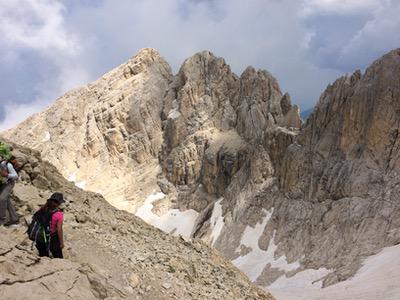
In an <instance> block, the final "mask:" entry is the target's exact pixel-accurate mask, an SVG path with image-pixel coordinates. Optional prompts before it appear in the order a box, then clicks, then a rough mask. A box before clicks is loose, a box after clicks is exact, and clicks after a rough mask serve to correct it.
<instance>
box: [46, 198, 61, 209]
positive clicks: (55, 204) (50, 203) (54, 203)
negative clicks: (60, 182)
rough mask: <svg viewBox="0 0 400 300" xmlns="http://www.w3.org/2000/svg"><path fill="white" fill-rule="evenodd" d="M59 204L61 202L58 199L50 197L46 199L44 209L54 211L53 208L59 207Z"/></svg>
mask: <svg viewBox="0 0 400 300" xmlns="http://www.w3.org/2000/svg"><path fill="white" fill-rule="evenodd" d="M59 206H60V204H59V203H58V202H57V201H54V200H52V199H49V200H47V201H46V204H45V205H43V209H45V210H50V211H52V210H55V209H56V208H58V207H59Z"/></svg>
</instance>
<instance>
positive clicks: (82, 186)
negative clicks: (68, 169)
mask: <svg viewBox="0 0 400 300" xmlns="http://www.w3.org/2000/svg"><path fill="white" fill-rule="evenodd" d="M76 173H77V172H75V173H72V174H69V176H68V181H71V182H73V183H75V185H76V186H77V187H78V188H80V189H82V190H84V189H85V187H86V181H76Z"/></svg>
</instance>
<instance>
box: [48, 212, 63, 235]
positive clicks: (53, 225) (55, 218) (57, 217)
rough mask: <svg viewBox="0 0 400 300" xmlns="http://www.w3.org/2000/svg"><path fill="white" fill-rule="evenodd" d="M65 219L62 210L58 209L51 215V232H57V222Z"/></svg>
mask: <svg viewBox="0 0 400 300" xmlns="http://www.w3.org/2000/svg"><path fill="white" fill-rule="evenodd" d="M63 221H64V214H63V213H62V212H61V211H57V212H55V213H54V214H53V216H52V217H51V223H50V233H55V232H56V231H57V224H58V223H62V222H63Z"/></svg>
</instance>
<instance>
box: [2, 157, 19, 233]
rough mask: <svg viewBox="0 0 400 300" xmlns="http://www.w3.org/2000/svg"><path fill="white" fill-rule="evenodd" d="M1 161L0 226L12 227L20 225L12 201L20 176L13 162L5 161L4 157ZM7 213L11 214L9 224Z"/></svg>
mask: <svg viewBox="0 0 400 300" xmlns="http://www.w3.org/2000/svg"><path fill="white" fill-rule="evenodd" d="M0 161H1V163H0V175H1V177H0V178H1V179H2V184H1V187H0V225H6V226H10V225H13V224H18V223H19V216H18V214H17V212H16V210H15V207H14V204H13V203H12V202H11V199H10V194H11V192H12V190H13V188H14V185H15V182H16V181H17V180H18V174H17V172H16V171H15V169H14V166H13V164H12V163H11V162H9V161H8V160H5V159H4V157H2V156H0ZM7 211H8V214H9V221H8V222H6V212H7Z"/></svg>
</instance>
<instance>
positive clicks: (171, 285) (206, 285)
mask: <svg viewBox="0 0 400 300" xmlns="http://www.w3.org/2000/svg"><path fill="white" fill-rule="evenodd" d="M14 153H15V154H16V155H17V156H18V157H19V158H20V160H21V162H24V163H25V167H24V169H23V170H22V171H21V177H22V180H21V181H20V182H19V183H18V184H17V185H16V187H15V191H14V196H13V200H14V201H15V202H16V203H17V206H18V212H19V213H20V214H22V215H24V216H25V218H29V215H31V214H32V212H34V211H35V210H36V209H37V207H38V205H39V204H42V203H44V202H45V199H46V198H47V197H48V196H49V195H50V194H51V191H56V190H57V191H61V192H63V193H64V194H65V196H66V198H67V201H68V202H67V205H66V207H65V210H64V212H65V229H64V230H65V234H66V242H65V243H66V247H67V248H66V249H65V253H66V257H67V259H64V260H58V259H54V260H50V259H48V258H39V257H38V256H37V255H36V253H35V251H32V249H31V243H30V241H29V240H27V237H26V234H25V230H26V229H25V227H24V226H20V227H17V228H14V229H11V228H5V227H2V228H0V232H1V236H2V238H1V240H0V295H1V299H44V298H46V299H56V298H57V299H71V298H73V299H110V300H111V299H273V297H272V296H271V295H270V294H268V293H265V292H264V291H262V290H261V289H258V288H257V287H255V286H254V285H252V284H251V283H250V282H249V281H248V279H247V278H246V276H245V275H244V274H242V273H241V272H240V271H239V270H237V269H236V268H235V267H233V266H232V265H231V264H230V263H229V262H228V261H226V260H225V259H224V258H222V257H221V256H220V255H219V254H217V252H216V251H214V250H212V249H210V248H209V247H208V246H206V245H205V244H204V243H203V242H201V241H195V240H193V241H185V240H183V239H182V238H179V237H173V236H171V235H167V234H165V233H163V232H161V231H160V230H158V229H155V228H153V227H152V226H150V225H147V224H146V223H144V222H143V221H141V220H140V219H138V218H137V217H135V216H133V215H131V214H129V213H127V212H124V211H120V210H117V209H115V208H114V207H112V206H111V205H110V204H108V203H107V202H106V201H105V200H104V199H103V198H102V196H100V195H99V194H94V193H91V192H85V191H82V190H80V189H79V188H77V187H76V186H74V185H73V184H72V183H69V182H67V181H66V180H65V179H64V178H63V177H62V176H61V175H60V174H59V173H58V171H57V170H56V168H55V167H53V166H52V165H50V164H49V163H47V162H44V161H42V159H41V158H40V155H39V154H38V153H37V152H34V151H31V150H28V149H24V148H19V147H17V148H15V150H14Z"/></svg>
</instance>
